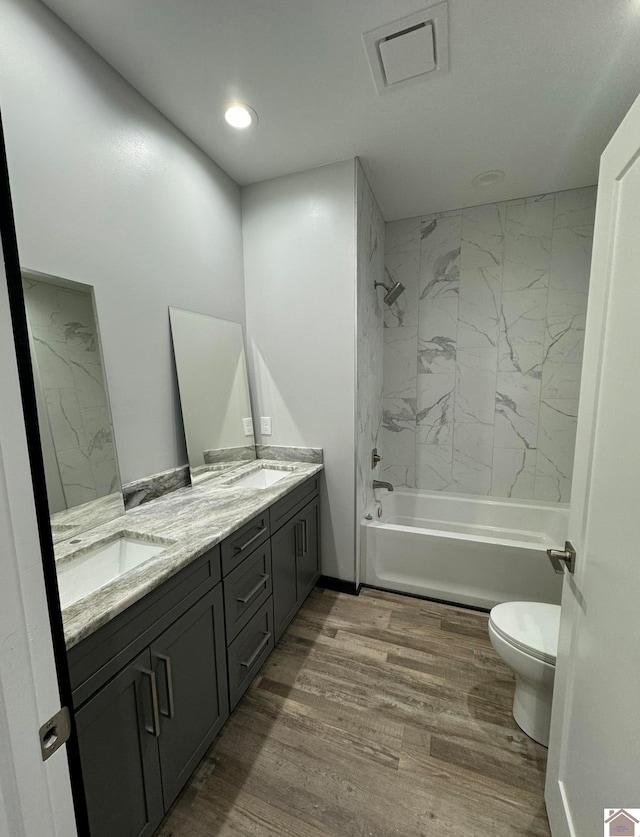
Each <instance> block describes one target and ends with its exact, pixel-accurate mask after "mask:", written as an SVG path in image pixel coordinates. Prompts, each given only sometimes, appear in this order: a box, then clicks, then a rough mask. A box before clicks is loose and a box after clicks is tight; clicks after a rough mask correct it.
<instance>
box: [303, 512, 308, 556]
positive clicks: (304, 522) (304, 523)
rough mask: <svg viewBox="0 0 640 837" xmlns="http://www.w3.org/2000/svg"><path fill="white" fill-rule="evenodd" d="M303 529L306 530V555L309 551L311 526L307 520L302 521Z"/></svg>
mask: <svg viewBox="0 0 640 837" xmlns="http://www.w3.org/2000/svg"><path fill="white" fill-rule="evenodd" d="M302 529H303V530H304V554H305V555H306V554H307V552H308V551H309V524H308V521H307V520H306V519H305V520H303V521H302Z"/></svg>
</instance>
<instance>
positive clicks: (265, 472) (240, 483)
mask: <svg viewBox="0 0 640 837" xmlns="http://www.w3.org/2000/svg"><path fill="white" fill-rule="evenodd" d="M290 473H291V471H277V470H276V469H275V468H260V469H259V470H257V471H250V472H249V473H248V474H245V475H244V476H243V477H238V479H237V480H233V481H232V482H228V483H227V488H238V487H242V488H269V486H271V485H275V483H277V482H280V480H282V479H284V478H285V477H288V476H289V474H290Z"/></svg>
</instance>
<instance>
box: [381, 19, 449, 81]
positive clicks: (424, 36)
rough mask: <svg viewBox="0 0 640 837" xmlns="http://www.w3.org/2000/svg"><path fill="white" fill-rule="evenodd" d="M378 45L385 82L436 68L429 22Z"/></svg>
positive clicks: (404, 78)
mask: <svg viewBox="0 0 640 837" xmlns="http://www.w3.org/2000/svg"><path fill="white" fill-rule="evenodd" d="M378 46H379V49H380V59H381V61H382V68H383V70H384V74H385V77H386V80H387V84H397V83H398V82H400V81H406V80H407V79H410V78H415V77H416V76H421V75H424V74H425V73H430V72H431V71H432V70H435V68H436V58H435V51H434V48H433V26H432V24H431V23H427V24H426V25H424V26H419V27H418V28H417V29H411V30H409V31H408V32H403V33H401V34H399V35H395V36H394V37H392V38H389V39H388V40H386V41H380V43H379V45H378Z"/></svg>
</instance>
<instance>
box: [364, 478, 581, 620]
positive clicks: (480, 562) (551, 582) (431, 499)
mask: <svg viewBox="0 0 640 837" xmlns="http://www.w3.org/2000/svg"><path fill="white" fill-rule="evenodd" d="M377 493H378V494H384V496H383V497H381V501H380V502H379V503H374V504H373V505H372V506H371V507H370V508H369V509H368V510H367V511H368V514H369V515H371V516H372V518H373V519H371V520H367V519H366V518H365V519H363V521H362V524H361V525H362V530H361V533H360V534H361V538H360V544H361V550H362V554H361V578H360V581H361V582H362V583H363V584H365V585H370V586H372V587H381V588H384V589H386V590H397V591H400V592H403V593H413V594H416V595H419V596H427V597H430V598H435V599H442V600H443V601H447V602H455V603H459V604H466V605H472V606H474V607H481V608H491V607H493V605H495V604H498V603H499V602H506V601H518V600H523V601H539V602H552V603H558V604H559V603H560V595H561V588H562V576H561V575H556V573H555V572H554V570H553V567H552V566H551V563H550V561H549V559H548V558H547V555H546V550H547V549H548V548H549V547H560V548H564V542H565V539H566V535H567V522H568V515H569V507H568V506H566V505H557V504H555V503H543V502H539V501H535V502H534V501H528V500H508V499H505V500H503V499H498V498H493V497H472V496H469V495H463V494H443V493H440V492H426V491H420V490H413V489H396V491H393V492H392V493H389V494H387V493H386V492H382V491H379V492H377ZM380 507H381V508H382V515H381V516H380V517H379V516H378V510H379V508H380Z"/></svg>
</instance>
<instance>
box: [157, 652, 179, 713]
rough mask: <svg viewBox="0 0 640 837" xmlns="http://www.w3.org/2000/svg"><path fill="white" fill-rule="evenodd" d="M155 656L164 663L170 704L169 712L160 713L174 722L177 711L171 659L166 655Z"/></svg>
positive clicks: (162, 711)
mask: <svg viewBox="0 0 640 837" xmlns="http://www.w3.org/2000/svg"><path fill="white" fill-rule="evenodd" d="M155 656H156V658H157V659H158V660H161V661H162V662H163V663H164V678H165V683H166V684H167V703H168V704H169V708H168V711H167V712H165V711H164V710H162V709H161V710H160V712H161V713H162V714H163V715H164V716H165V717H166V718H168V719H169V720H170V721H172V720H173V718H174V716H175V714H176V709H175V704H174V701H173V672H172V670H171V657H167V655H166V654H156V655H155Z"/></svg>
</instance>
